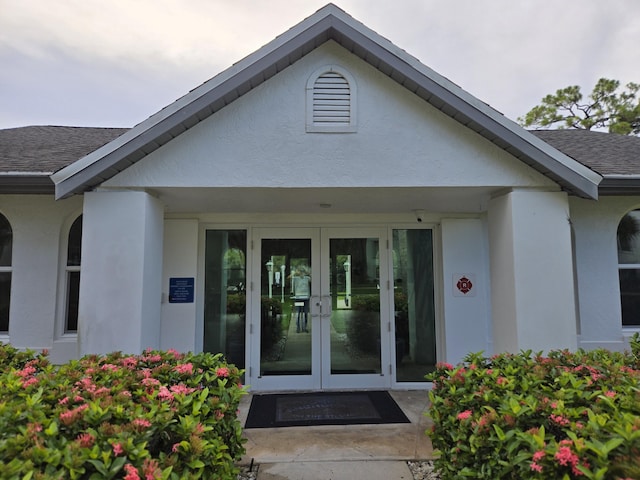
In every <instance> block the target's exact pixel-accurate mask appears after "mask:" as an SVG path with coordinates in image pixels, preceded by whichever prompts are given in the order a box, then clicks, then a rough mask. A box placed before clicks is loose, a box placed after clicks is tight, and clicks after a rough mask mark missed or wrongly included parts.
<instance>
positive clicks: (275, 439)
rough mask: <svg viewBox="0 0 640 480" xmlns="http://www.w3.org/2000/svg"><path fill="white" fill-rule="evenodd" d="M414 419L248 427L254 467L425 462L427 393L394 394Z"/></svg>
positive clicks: (428, 450) (246, 401) (244, 408)
mask: <svg viewBox="0 0 640 480" xmlns="http://www.w3.org/2000/svg"><path fill="white" fill-rule="evenodd" d="M390 394H391V395H392V397H393V398H394V400H395V401H396V403H397V404H398V405H399V406H400V408H401V409H402V411H403V412H404V414H405V415H406V416H407V418H408V419H409V421H410V423H400V424H384V425H326V426H312V427H289V428H258V429H245V430H244V437H245V438H246V439H247V442H246V443H245V448H246V450H247V452H246V454H245V456H244V457H243V459H242V462H241V463H243V464H246V465H249V464H250V463H251V461H252V460H253V461H254V462H255V463H258V464H272V463H290V462H343V461H368V460H403V461H404V460H425V459H431V458H433V449H432V447H431V442H430V440H429V438H428V437H427V436H426V435H425V431H426V430H427V429H428V428H431V425H432V423H431V421H430V420H429V419H428V418H427V417H425V416H424V413H425V412H426V409H427V406H428V395H427V392H426V391H392V392H390ZM251 397H252V396H251V395H247V396H245V397H244V398H243V399H242V402H241V404H240V416H239V420H240V421H241V422H242V424H243V425H244V424H245V422H246V419H247V414H248V411H249V406H250V404H251Z"/></svg>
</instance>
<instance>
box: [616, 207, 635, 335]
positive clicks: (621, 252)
mask: <svg viewBox="0 0 640 480" xmlns="http://www.w3.org/2000/svg"><path fill="white" fill-rule="evenodd" d="M617 240H618V263H619V266H618V267H619V278H620V303H621V306H622V325H623V326H626V327H633V326H640V210H634V211H632V212H629V213H627V214H626V215H625V216H624V217H622V220H620V223H619V224H618V234H617Z"/></svg>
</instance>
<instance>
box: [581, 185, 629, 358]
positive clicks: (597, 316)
mask: <svg viewBox="0 0 640 480" xmlns="http://www.w3.org/2000/svg"><path fill="white" fill-rule="evenodd" d="M636 208H640V198H638V197H601V198H600V199H599V200H598V201H597V202H594V201H589V200H581V199H577V198H572V199H571V221H572V222H573V230H574V243H575V256H576V277H577V282H578V305H579V315H580V316H579V318H580V337H579V338H580V346H581V347H583V348H586V349H592V348H600V347H603V348H607V349H610V350H622V349H624V348H626V347H627V346H628V337H629V336H631V335H632V334H633V333H634V332H635V331H639V330H640V329H638V328H635V329H634V328H624V329H623V328H622V311H621V306H620V283H619V282H620V281H619V277H618V247H617V230H618V224H619V223H620V220H621V219H622V217H623V216H624V215H625V214H626V213H627V212H629V211H630V210H634V209H636Z"/></svg>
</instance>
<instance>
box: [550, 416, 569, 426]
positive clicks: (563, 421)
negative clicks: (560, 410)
mask: <svg viewBox="0 0 640 480" xmlns="http://www.w3.org/2000/svg"><path fill="white" fill-rule="evenodd" d="M549 418H550V419H551V421H552V422H553V423H555V424H556V425H560V426H561V427H566V426H567V425H569V424H570V423H571V422H570V421H569V419H568V418H567V417H563V416H562V415H554V414H551V415H549Z"/></svg>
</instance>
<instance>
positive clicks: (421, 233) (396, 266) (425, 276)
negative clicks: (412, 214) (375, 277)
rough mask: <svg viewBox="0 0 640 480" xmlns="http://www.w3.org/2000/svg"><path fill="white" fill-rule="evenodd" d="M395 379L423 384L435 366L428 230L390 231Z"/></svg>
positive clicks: (431, 243)
mask: <svg viewBox="0 0 640 480" xmlns="http://www.w3.org/2000/svg"><path fill="white" fill-rule="evenodd" d="M393 278H394V316H395V331H396V339H395V340H396V345H395V350H396V378H397V381H398V382H424V381H426V380H425V378H424V376H425V375H426V374H427V373H428V372H431V371H432V370H433V369H434V367H435V364H436V328H435V304H434V291H433V235H432V231H431V230H394V231H393Z"/></svg>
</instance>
